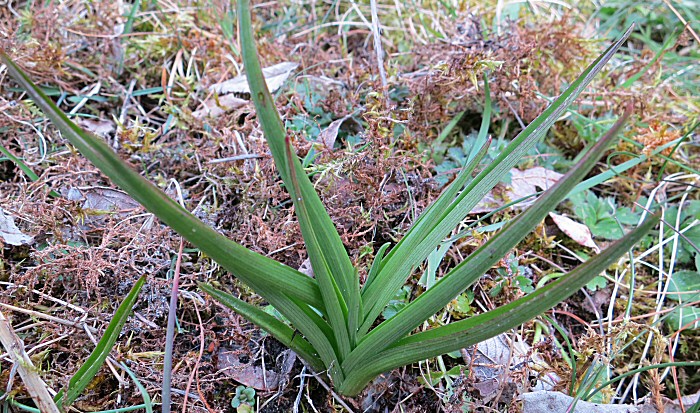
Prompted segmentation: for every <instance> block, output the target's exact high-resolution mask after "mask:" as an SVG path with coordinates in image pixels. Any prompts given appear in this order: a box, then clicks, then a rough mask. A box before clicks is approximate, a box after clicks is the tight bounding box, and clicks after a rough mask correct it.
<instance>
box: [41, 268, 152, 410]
mask: <svg viewBox="0 0 700 413" xmlns="http://www.w3.org/2000/svg"><path fill="white" fill-rule="evenodd" d="M145 282H146V276H141V278H139V279H138V281H136V284H134V286H133V287H131V291H129V294H127V296H126V297H125V298H124V301H122V303H121V304H120V305H119V307H118V308H117V311H116V312H115V313H114V316H113V317H112V320H111V321H110V322H109V324H108V325H107V329H106V330H105V333H104V335H103V336H102V338H101V339H100V341H99V342H98V343H97V346H95V349H94V350H93V351H92V353H90V356H89V357H88V358H87V360H85V363H83V365H82V366H80V368H79V369H78V371H77V372H76V373H75V375H73V377H72V378H71V379H70V381H69V382H68V387H66V388H64V389H62V390H61V391H59V392H58V394H56V397H54V400H55V401H56V404H57V405H58V407H59V409H61V410H65V409H66V408H67V407H68V406H70V405H71V404H73V402H74V401H75V399H77V398H78V396H80V394H81V393H82V392H83V390H85V388H86V387H87V386H88V384H90V382H91V381H92V379H93V378H95V375H96V374H97V372H98V371H99V370H100V368H101V367H102V365H103V364H104V362H105V360H106V359H107V356H109V352H110V351H112V347H113V346H114V343H115V342H116V341H117V338H119V335H120V334H121V331H122V327H124V323H126V320H127V318H128V317H129V314H131V310H132V308H133V307H134V303H136V299H137V298H138V297H139V292H141V287H143V284H144V283H145Z"/></svg>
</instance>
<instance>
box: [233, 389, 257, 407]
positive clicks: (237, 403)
mask: <svg viewBox="0 0 700 413" xmlns="http://www.w3.org/2000/svg"><path fill="white" fill-rule="evenodd" d="M254 406H255V389H253V388H251V387H246V386H238V387H236V395H235V396H234V397H233V400H231V407H233V408H235V409H236V411H237V412H238V413H252V412H254V411H255V409H254V408H253V407H254Z"/></svg>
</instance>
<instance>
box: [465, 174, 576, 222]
mask: <svg viewBox="0 0 700 413" xmlns="http://www.w3.org/2000/svg"><path fill="white" fill-rule="evenodd" d="M510 175H511V183H510V184H507V185H505V186H506V190H505V194H497V193H495V192H494V191H493V190H491V191H490V192H489V193H488V194H486V196H485V197H484V199H483V200H481V202H479V203H478V204H476V206H475V207H474V208H473V209H472V210H471V212H470V213H471V214H481V213H484V212H491V211H493V210H496V209H498V208H500V207H502V206H503V205H505V204H507V203H508V202H511V201H515V200H517V199H520V198H524V197H527V196H530V195H532V194H535V193H537V192H538V188H539V189H540V190H546V189H549V188H550V187H551V186H553V185H554V184H556V183H557V181H558V180H559V179H560V178H561V177H562V176H563V175H562V174H560V173H558V172H554V171H550V170H549V169H545V168H543V167H541V166H536V167H534V168H530V169H526V170H524V171H521V170H519V169H516V168H513V169H511V170H510ZM499 192H500V191H499ZM533 202H535V198H530V199H528V200H526V201H523V202H520V203H519V204H517V205H516V206H515V207H517V208H519V209H523V208H525V207H527V206H530V205H531V204H532V203H533Z"/></svg>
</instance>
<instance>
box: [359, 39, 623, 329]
mask: <svg viewBox="0 0 700 413" xmlns="http://www.w3.org/2000/svg"><path fill="white" fill-rule="evenodd" d="M631 30H632V27H630V28H629V29H628V30H627V32H626V33H625V34H624V35H623V36H622V37H621V38H620V39H619V40H618V41H617V42H615V43H614V44H612V45H611V46H610V47H609V48H608V49H607V50H606V51H605V52H604V53H603V54H601V55H600V56H599V57H598V58H597V59H596V60H595V61H594V62H593V63H591V65H590V66H589V67H588V68H587V69H586V70H585V71H584V72H583V73H582V74H581V75H580V76H579V77H578V78H577V79H576V80H575V81H574V82H573V83H572V84H571V85H570V86H569V87H568V88H567V89H566V90H565V91H564V92H563V93H562V94H561V95H560V96H559V97H558V98H557V99H556V100H555V101H554V102H553V103H552V104H550V105H549V106H548V107H547V109H546V110H545V111H544V112H543V113H542V114H541V115H540V116H538V117H537V118H536V119H535V120H534V121H533V122H532V123H530V125H528V126H527V128H525V130H523V131H522V132H521V133H520V134H519V135H518V136H517V137H516V138H515V139H514V140H513V141H512V142H511V143H510V144H509V145H508V147H507V148H506V150H505V151H504V152H503V153H502V154H501V155H499V156H498V157H497V158H496V159H495V160H494V161H493V162H492V163H491V164H489V165H488V166H487V167H486V168H485V169H484V170H483V171H482V172H481V173H480V174H479V175H478V176H477V177H476V178H474V179H473V180H472V181H471V182H470V183H469V184H468V185H467V186H466V187H465V188H464V190H463V191H462V192H461V194H460V195H459V196H457V197H456V198H455V199H454V200H452V199H450V200H449V201H450V202H451V203H450V204H449V207H448V208H445V209H444V213H443V214H441V215H440V216H436V217H434V219H432V220H430V222H429V223H427V224H426V226H420V227H417V228H416V229H415V230H414V229H413V228H412V229H411V230H410V231H409V233H408V234H407V235H406V236H405V237H404V238H403V239H402V240H401V241H400V242H399V244H398V245H397V246H396V247H395V248H394V249H392V250H391V251H390V252H389V254H388V255H387V257H386V259H385V260H384V262H383V265H382V268H381V270H380V272H379V274H378V275H377V277H376V280H377V282H373V283H372V284H371V285H370V286H369V287H367V288H366V289H365V290H364V291H363V294H362V299H363V302H364V303H366V304H367V305H366V306H365V308H366V309H365V320H364V322H363V328H361V331H364V328H365V326H367V325H371V324H373V323H374V320H375V319H376V317H377V316H378V315H379V313H380V312H381V310H382V308H384V306H385V305H386V303H387V302H389V300H390V299H391V297H393V295H394V294H395V293H396V291H397V290H398V289H399V288H400V287H401V285H402V284H403V283H404V282H405V281H406V279H407V277H408V276H409V275H410V273H411V272H412V271H413V269H415V267H416V266H417V265H419V264H420V263H421V262H423V261H424V260H425V259H426V257H427V256H428V255H429V254H430V253H431V252H432V251H433V250H434V249H435V247H436V246H437V245H438V244H439V243H440V242H441V241H442V240H443V239H444V238H445V237H446V236H447V235H448V234H449V232H450V231H452V230H453V229H454V228H455V227H456V226H457V224H458V223H459V222H460V221H461V220H462V219H463V218H464V217H465V216H466V214H468V213H469V211H470V210H471V209H472V208H473V207H474V206H475V205H476V204H477V203H478V202H479V201H480V200H481V199H482V198H483V197H484V195H486V193H487V192H488V191H489V190H491V188H493V187H494V186H495V185H496V184H497V183H498V182H500V181H501V179H502V177H503V176H504V175H505V174H506V173H507V172H508V171H509V170H510V169H511V168H512V167H513V166H515V165H516V164H517V163H518V162H519V161H520V159H521V158H522V156H524V155H525V154H526V153H527V152H528V151H529V150H530V149H531V148H532V147H533V146H534V145H535V144H536V143H537V141H538V140H539V139H540V138H541V137H542V136H543V135H544V133H545V132H546V131H547V130H548V129H549V127H550V126H552V125H553V124H554V122H555V121H556V120H557V119H559V116H560V115H561V114H562V113H563V112H564V110H566V108H567V107H568V106H569V105H570V104H571V103H572V102H573V101H574V99H576V97H577V96H578V95H579V94H580V93H581V92H582V91H583V90H584V89H585V88H586V86H587V85H588V84H589V83H590V82H591V80H593V77H595V76H596V75H597V74H598V73H599V72H600V71H601V70H602V68H603V66H604V65H605V64H606V63H607V62H608V60H610V58H611V57H612V56H613V54H615V52H617V50H618V49H619V48H620V47H621V46H622V44H623V43H624V42H625V41H626V40H627V38H628V37H629V34H630V33H631ZM443 196H445V195H443ZM437 202H442V197H441V198H439V199H438V201H436V203H437ZM416 226H418V225H416Z"/></svg>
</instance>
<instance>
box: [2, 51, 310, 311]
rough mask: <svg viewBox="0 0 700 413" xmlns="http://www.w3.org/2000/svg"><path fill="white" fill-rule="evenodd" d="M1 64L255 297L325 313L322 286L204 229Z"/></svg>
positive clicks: (93, 157)
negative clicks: (270, 296)
mask: <svg viewBox="0 0 700 413" xmlns="http://www.w3.org/2000/svg"><path fill="white" fill-rule="evenodd" d="M0 60H2V62H3V63H4V64H6V65H7V70H8V73H9V74H10V76H12V78H13V79H14V80H15V81H16V82H17V83H19V84H20V86H22V88H23V89H24V90H26V91H27V93H28V94H29V96H30V97H31V98H32V100H33V101H34V102H35V103H36V104H37V106H39V108H41V110H42V111H43V112H44V113H45V114H46V116H47V117H48V118H49V119H51V121H52V122H53V123H54V125H55V126H56V127H57V128H58V129H59V130H60V131H61V133H62V135H63V137H65V138H66V139H68V141H70V143H71V144H73V145H74V146H75V147H76V148H78V150H79V151H80V153H81V154H82V155H83V156H85V157H86V158H88V159H89V160H90V161H91V162H92V163H93V164H95V165H96V166H97V167H98V168H100V170H101V171H102V172H103V173H104V174H105V175H107V176H108V177H109V178H110V179H111V180H112V181H114V183H116V184H117V185H118V186H119V187H121V188H122V189H124V190H125V191H126V192H127V193H128V194H129V195H131V196H132V197H133V198H134V199H135V200H136V201H138V202H139V203H140V204H141V205H143V206H145V207H146V209H148V210H149V211H151V212H153V213H154V214H155V215H156V216H157V217H158V218H160V219H161V220H162V221H163V222H165V223H166V224H167V225H168V226H170V227H171V228H172V229H174V230H175V231H177V232H178V233H179V234H181V235H182V236H183V237H185V239H187V240H188V241H190V242H191V243H192V244H194V245H197V247H198V248H199V249H200V250H202V252H204V253H205V254H207V255H208V256H210V257H211V258H212V259H214V260H215V261H216V262H217V263H219V264H220V265H221V266H222V267H224V268H225V269H226V270H228V271H230V272H231V273H232V274H234V275H235V276H236V277H238V278H240V279H241V280H243V282H245V283H246V284H248V285H249V286H251V287H252V288H253V289H255V290H256V291H257V292H259V293H260V292H261V291H263V290H264V289H265V288H264V286H267V287H268V288H274V289H283V290H284V291H285V293H286V294H289V295H290V296H293V297H296V298H298V299H300V300H302V301H303V302H305V303H308V304H309V305H312V306H314V307H316V308H317V309H319V310H321V311H324V308H323V301H322V300H321V294H320V292H319V290H318V285H317V284H316V282H315V281H314V280H313V279H310V278H309V277H307V276H306V275H304V274H302V273H300V272H299V271H296V270H294V269H293V268H290V267H288V266H285V265H283V264H280V263H279V262H277V261H275V260H273V259H271V258H268V257H265V256H263V255H261V254H258V253H256V252H253V251H250V250H248V249H247V248H245V247H243V246H242V245H240V244H238V243H236V242H234V241H231V240H230V239H228V238H226V237H225V236H223V235H221V234H219V233H218V232H216V231H214V230H213V229H211V228H210V227H208V226H207V225H205V224H204V223H203V222H202V221H200V220H199V219H197V218H196V217H194V216H193V215H192V214H190V213H189V212H187V211H186V210H185V209H183V208H182V207H181V206H180V205H179V204H177V202H175V201H173V200H172V199H170V198H169V197H168V196H167V195H165V194H164V193H163V191H161V190H160V189H158V188H157V187H156V186H155V185H153V184H152V183H150V182H149V181H148V180H146V179H145V178H144V177H142V176H141V175H139V174H138V173H137V172H136V171H134V170H133V169H132V168H131V167H129V166H128V165H127V164H126V163H125V162H124V161H122V160H121V159H120V158H119V157H118V156H117V155H115V154H114V152H113V151H112V149H111V148H110V147H109V146H108V145H107V144H106V143H105V142H103V141H102V140H101V139H100V138H98V137H96V136H94V135H92V134H90V133H87V132H85V131H83V130H82V129H80V128H79V127H78V126H77V125H75V124H74V123H73V122H71V120H70V119H68V117H67V116H66V115H65V114H64V113H63V112H62V111H61V110H60V109H59V108H58V107H56V105H55V104H54V103H53V102H52V101H51V99H49V98H48V97H47V96H46V95H45V94H44V93H43V92H42V91H41V89H40V88H38V87H37V86H36V85H35V84H34V83H33V82H32V81H31V80H30V79H29V77H27V75H26V74H25V73H24V72H23V71H22V69H20V68H19V67H18V66H17V65H16V64H15V63H14V62H13V61H12V60H11V59H10V58H9V57H8V56H7V55H6V54H5V53H4V52H3V51H0Z"/></svg>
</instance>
